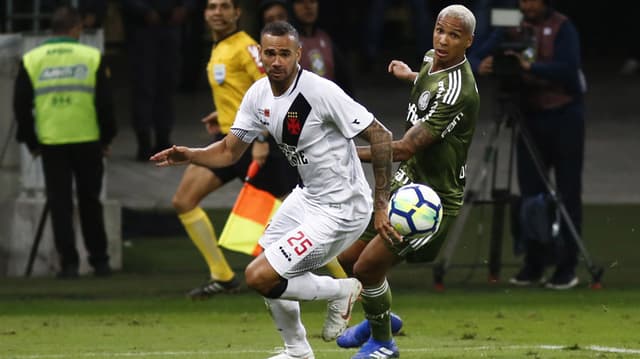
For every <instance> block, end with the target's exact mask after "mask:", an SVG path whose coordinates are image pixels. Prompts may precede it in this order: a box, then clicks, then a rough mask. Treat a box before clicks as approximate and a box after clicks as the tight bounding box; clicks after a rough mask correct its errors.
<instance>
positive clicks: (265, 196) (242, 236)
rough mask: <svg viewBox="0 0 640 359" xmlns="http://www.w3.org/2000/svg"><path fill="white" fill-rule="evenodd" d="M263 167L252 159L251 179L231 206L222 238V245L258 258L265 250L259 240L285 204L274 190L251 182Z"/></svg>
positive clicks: (248, 176)
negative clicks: (274, 215) (259, 186)
mask: <svg viewBox="0 0 640 359" xmlns="http://www.w3.org/2000/svg"><path fill="white" fill-rule="evenodd" d="M259 169H260V165H258V163H257V162H256V161H253V162H251V165H250V166H249V170H248V171H247V178H246V180H245V182H244V185H243V186H242V189H241V190H240V193H238V198H237V199H236V203H235V204H234V205H233V208H232V209H231V213H230V214H229V218H227V223H226V224H225V225H224V228H223V229H222V234H221V235H220V240H219V241H218V244H219V245H220V246H222V247H224V248H226V249H230V250H232V251H236V252H241V253H246V254H249V255H251V256H254V257H255V256H257V255H259V254H260V253H261V252H262V247H260V245H259V244H258V240H259V239H260V236H262V233H263V232H264V229H265V227H266V226H267V224H268V223H269V219H271V216H273V214H274V213H275V212H276V210H277V209H278V207H280V204H281V203H282V202H281V201H280V200H279V199H277V198H276V197H274V196H273V195H272V194H271V193H269V192H267V191H263V190H261V189H258V188H256V187H255V186H253V185H252V184H251V183H250V179H251V178H253V177H254V176H255V175H256V173H258V170H259Z"/></svg>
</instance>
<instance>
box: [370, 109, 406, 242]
mask: <svg viewBox="0 0 640 359" xmlns="http://www.w3.org/2000/svg"><path fill="white" fill-rule="evenodd" d="M360 136H361V137H362V138H363V139H364V140H366V141H367V142H369V144H370V145H369V146H368V152H369V159H370V161H371V165H372V167H373V175H374V178H375V179H374V182H375V194H374V203H373V210H374V227H375V229H376V231H377V232H378V233H379V234H380V235H381V236H382V238H383V239H384V240H386V241H389V240H390V239H391V238H393V239H395V240H400V238H401V236H400V235H399V234H398V233H397V232H396V231H395V230H394V229H393V227H392V226H391V223H390V222H389V216H388V215H387V209H388V207H389V196H390V187H391V165H392V162H391V157H392V150H391V140H392V138H393V137H392V135H391V131H389V130H387V129H386V128H385V127H384V126H383V125H382V124H381V123H380V122H379V121H378V120H376V119H374V120H373V122H372V123H371V125H369V127H367V128H366V129H365V130H364V131H362V132H361V133H360Z"/></svg>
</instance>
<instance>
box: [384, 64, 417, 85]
mask: <svg viewBox="0 0 640 359" xmlns="http://www.w3.org/2000/svg"><path fill="white" fill-rule="evenodd" d="M387 70H388V71H389V73H391V74H392V75H393V76H395V77H396V78H397V79H400V80H404V81H409V82H413V81H414V80H415V79H416V77H418V73H417V72H414V71H413V70H411V67H409V65H407V64H406V63H404V62H402V61H400V60H391V62H390V63H389V67H388V68H387Z"/></svg>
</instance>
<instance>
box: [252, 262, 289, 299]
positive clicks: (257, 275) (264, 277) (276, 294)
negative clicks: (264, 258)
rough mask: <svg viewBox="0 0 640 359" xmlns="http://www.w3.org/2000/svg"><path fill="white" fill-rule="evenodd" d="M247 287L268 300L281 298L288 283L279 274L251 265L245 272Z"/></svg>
mask: <svg viewBox="0 0 640 359" xmlns="http://www.w3.org/2000/svg"><path fill="white" fill-rule="evenodd" d="M244 278H245V282H246V283H247V287H249V288H251V289H253V290H255V291H256V292H258V293H260V294H262V295H263V296H265V297H267V298H280V296H281V295H282V293H284V291H285V290H286V289H287V283H288V281H287V280H286V279H284V278H282V277H280V276H278V275H277V274H275V275H274V274H272V273H269V272H268V271H265V270H263V267H261V266H259V265H255V263H250V264H249V265H248V266H247V268H246V269H245V271H244Z"/></svg>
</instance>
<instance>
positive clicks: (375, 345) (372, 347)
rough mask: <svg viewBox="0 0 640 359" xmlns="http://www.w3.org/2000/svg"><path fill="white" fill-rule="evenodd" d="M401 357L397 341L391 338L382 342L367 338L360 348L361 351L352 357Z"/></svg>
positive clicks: (354, 358)
mask: <svg viewBox="0 0 640 359" xmlns="http://www.w3.org/2000/svg"><path fill="white" fill-rule="evenodd" d="M386 358H400V350H399V349H398V346H397V345H396V341H395V340H393V339H391V340H390V341H388V342H380V341H377V340H375V339H373V338H370V339H369V340H367V342H366V343H364V345H363V346H362V348H360V351H358V352H357V353H356V355H354V356H352V357H351V359H386Z"/></svg>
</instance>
